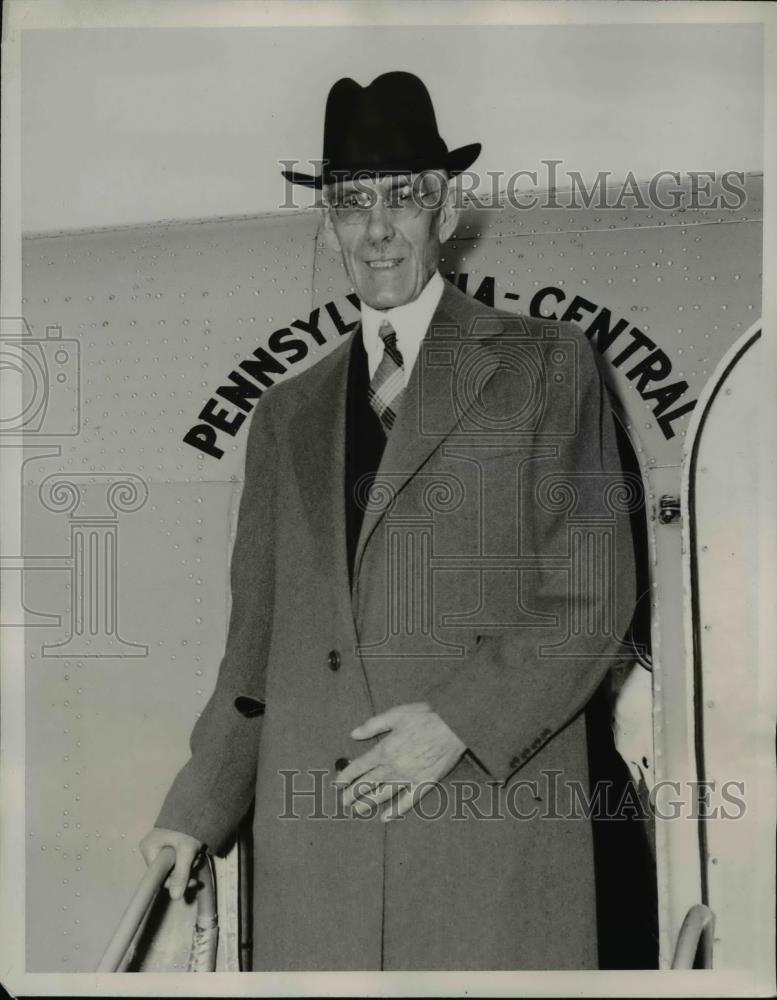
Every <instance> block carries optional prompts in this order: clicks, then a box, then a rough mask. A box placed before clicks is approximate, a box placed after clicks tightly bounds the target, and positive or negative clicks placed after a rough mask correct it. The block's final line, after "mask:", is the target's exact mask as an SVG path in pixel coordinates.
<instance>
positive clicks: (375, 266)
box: [364, 257, 403, 271]
mask: <svg viewBox="0 0 777 1000" xmlns="http://www.w3.org/2000/svg"><path fill="white" fill-rule="evenodd" d="M402 260H403V258H402V257H389V258H388V259H387V260H366V261H365V262H364V263H365V264H366V265H367V267H369V268H371V269H372V270H373V271H390V270H391V269H392V268H394V267H399V265H400V264H401V263H402Z"/></svg>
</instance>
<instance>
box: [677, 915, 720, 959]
mask: <svg viewBox="0 0 777 1000" xmlns="http://www.w3.org/2000/svg"><path fill="white" fill-rule="evenodd" d="M714 933H715V914H714V913H713V912H712V910H711V909H710V908H709V907H708V906H704V905H702V904H701V903H697V904H696V906H692V907H691V908H690V910H688V912H687V913H686V914H685V920H683V925H682V927H681V928H680V933H679V935H678V937H677V946H676V948H675V950H674V958H673V959H672V968H673V969H693V968H696V967H697V966H696V959H697V957H700V961H701V965H700V966H699V968H702V969H711V968H712V946H713V940H714Z"/></svg>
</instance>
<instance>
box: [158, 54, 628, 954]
mask: <svg viewBox="0 0 777 1000" xmlns="http://www.w3.org/2000/svg"><path fill="white" fill-rule="evenodd" d="M479 150H480V146H479V144H475V145H472V146H466V147H463V148H460V149H456V150H453V151H450V150H449V149H448V147H447V145H446V144H445V143H444V141H443V140H442V138H441V137H440V135H439V132H438V130H437V124H436V119H435V115H434V111H433V108H432V104H431V100H430V98H429V95H428V93H427V91H426V88H425V87H424V85H423V84H422V83H421V81H420V80H418V78H417V77H415V76H412V75H410V74H407V73H388V74H384V75H383V76H380V77H378V78H377V79H376V80H374V81H373V82H372V83H371V84H370V85H369V86H367V87H361V86H359V85H358V84H357V83H355V82H354V81H353V80H350V79H345V80H340V81H339V82H338V83H336V84H335V85H334V87H333V88H332V90H331V91H330V95H329V99H328V103H327V112H326V120H325V134H324V156H323V161H322V162H323V166H322V170H321V172H320V174H318V175H316V176H315V177H306V176H304V175H299V174H296V173H293V172H289V173H287V177H288V178H289V179H290V180H292V181H294V182H295V183H302V184H307V185H309V186H314V187H316V188H319V189H320V190H321V192H322V195H323V200H324V209H323V229H324V234H325V236H326V238H327V239H328V241H329V242H330V244H331V245H332V246H333V247H337V248H339V249H340V251H341V252H342V256H343V262H344V265H345V269H346V271H347V273H348V275H349V278H350V280H351V282H352V285H353V288H354V290H355V291H356V293H357V294H358V296H359V298H360V300H361V310H362V316H361V323H360V324H359V326H358V327H357V329H356V330H355V331H354V333H353V334H352V335H350V336H349V337H348V338H347V339H346V340H345V341H344V342H343V343H342V344H340V345H338V347H337V348H336V349H335V350H333V351H332V352H331V353H330V354H329V355H328V356H327V357H325V358H324V359H322V360H321V361H320V362H319V363H317V364H316V365H315V366H313V367H312V368H311V369H309V370H307V371H306V372H304V373H303V374H302V375H300V376H298V377H296V378H294V379H292V380H289V381H287V382H285V383H283V384H281V385H278V386H275V387H273V388H272V389H270V390H269V391H268V392H267V393H266V394H265V395H264V396H263V397H262V399H261V400H260V402H259V404H258V406H257V408H256V410H255V412H254V415H253V418H252V422H251V425H250V430H249V435H248V442H247V453H246V464H245V484H244V487H243V494H242V497H241V502H240V509H239V517H238V526H237V535H236V539H235V543H234V548H233V553H232V562H231V588H232V607H231V612H230V621H229V630H228V637H227V644H226V650H225V653H224V657H223V660H222V662H221V665H220V669H219V675H218V680H217V683H216V687H215V690H214V692H213V695H212V697H211V699H210V701H209V702H208V704H207V706H206V708H205V710H204V712H203V713H202V715H201V717H200V718H199V720H198V721H197V724H196V725H195V727H194V730H193V733H192V737H191V751H192V753H191V759H190V760H189V762H188V763H187V764H186V765H185V766H184V767H183V768H182V770H181V771H180V773H179V774H178V776H177V777H176V779H175V781H174V783H173V785H172V788H171V790H170V792H169V793H168V795H167V798H166V800H165V803H164V806H163V808H162V811H161V814H160V815H159V817H158V819H157V823H156V827H155V829H154V830H153V831H152V832H151V833H150V834H148V835H147V836H146V838H145V839H144V842H143V844H142V848H143V853H144V855H145V857H146V859H147V860H148V861H150V860H151V859H152V858H153V857H154V856H155V854H156V853H157V851H158V850H159V848H160V847H161V846H162V845H163V844H172V845H173V846H174V847H175V848H176V852H177V864H176V868H175V870H174V872H173V875H172V876H171V880H170V889H171V894H172V895H173V896H180V894H181V892H182V891H183V889H184V887H185V885H186V883H187V880H188V877H189V869H190V865H191V862H192V860H193V858H194V857H195V855H196V853H197V852H198V851H199V850H200V849H201V848H202V846H203V845H205V846H206V847H207V848H208V849H210V850H211V851H214V852H220V851H223V850H224V849H225V848H226V847H228V846H229V843H230V840H231V838H232V837H233V836H234V833H235V830H236V828H237V826H238V824H239V822H240V820H241V818H242V817H243V816H244V815H245V813H246V811H247V810H248V808H249V806H250V804H251V801H252V799H255V811H254V829H253V835H254V841H253V842H254V859H253V869H254V889H253V964H252V967H253V969H255V970H326V969H330V970H378V969H384V970H409V969H416V970H421V969H448V970H454V969H570V968H571V969H585V968H596V967H597V939H596V899H595V885H594V870H593V853H592V836H591V823H590V821H589V817H588V815H587V813H586V809H585V797H586V795H587V794H588V792H589V789H588V764H587V744H586V728H585V719H584V715H583V710H584V708H585V706H586V704H587V702H588V701H589V699H590V698H591V696H592V695H593V693H594V692H595V691H596V689H597V688H598V686H599V685H600V683H601V682H602V679H603V678H604V677H605V675H606V673H607V671H608V670H609V669H610V668H611V667H612V666H614V665H615V664H617V663H619V662H621V661H622V660H623V659H624V658H625V657H626V655H627V654H626V652H625V650H624V647H623V645H622V643H621V641H620V638H619V637H620V636H622V635H623V634H624V633H625V630H626V628H627V627H628V625H629V622H630V619H631V615H632V612H633V608H634V599H635V594H634V565H633V551H632V539H631V533H630V528H629V517H628V506H629V503H628V492H629V490H628V486H627V485H624V482H623V479H622V474H621V468H620V464H619V458H618V452H617V449H616V445H615V437H614V427H613V417H612V413H611V411H610V408H609V405H608V403H607V398H606V394H605V393H604V391H603V387H602V380H601V377H600V373H599V371H598V369H597V361H596V358H595V355H594V352H593V351H592V349H591V347H590V345H589V344H588V342H587V340H586V338H585V337H584V335H583V334H582V333H581V332H580V331H579V330H578V329H577V328H576V327H574V326H573V325H571V324H568V323H560V322H555V321H554V322H551V321H540V320H536V319H529V318H527V317H523V316H517V315H514V314H512V313H507V312H501V311H497V310H493V309H490V308H488V307H486V306H484V305H482V304H481V303H479V302H476V301H474V300H472V299H470V298H468V297H467V296H465V295H464V294H463V293H461V292H460V291H458V290H457V289H456V288H455V287H453V286H452V285H451V284H449V283H448V282H446V281H444V280H443V278H442V277H441V276H440V274H439V271H438V263H439V259H440V248H441V245H442V244H443V243H444V242H445V241H446V240H447V239H448V238H449V237H450V236H451V234H452V232H453V230H454V227H455V225H456V221H457V205H456V194H457V192H456V182H455V178H456V176H457V175H458V174H460V173H461V171H463V170H464V169H466V168H467V167H468V166H469V165H470V164H471V163H472V162H473V161H474V159H475V157H476V156H477V155H478V153H479Z"/></svg>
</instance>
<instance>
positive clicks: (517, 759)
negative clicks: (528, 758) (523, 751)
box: [510, 757, 521, 767]
mask: <svg viewBox="0 0 777 1000" xmlns="http://www.w3.org/2000/svg"><path fill="white" fill-rule="evenodd" d="M520 763H521V758H520V757H513V759H512V760H511V761H510V767H518V765H519V764H520Z"/></svg>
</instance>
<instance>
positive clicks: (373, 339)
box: [361, 271, 445, 386]
mask: <svg viewBox="0 0 777 1000" xmlns="http://www.w3.org/2000/svg"><path fill="white" fill-rule="evenodd" d="M444 289H445V285H444V284H443V277H442V275H441V274H440V272H439V271H435V272H434V274H433V275H432V276H431V278H430V279H429V280H428V281H427V283H426V285H424V289H423V291H422V292H421V294H420V295H419V296H418V298H417V299H413V301H412V302H406V303H405V305H403V306H394V308H393V309H373V308H372V306H368V305H367V304H366V302H362V304H361V314H362V337H363V340H364V349H365V350H366V352H367V365H368V367H369V371H370V379H372V377H373V375H374V374H375V372H376V371H377V369H378V365H379V364H380V362H381V359H382V358H383V341H382V340H381V339H380V336H379V335H378V330H379V329H380V325H381V323H383V322H384V320H388V321H389V323H391V325H392V327H393V328H394V330H395V331H396V335H397V346H398V347H399V350H400V351H401V353H402V360H403V361H404V365H403V371H402V374H403V378H404V382H405V386H407V383H408V380H409V379H410V375H411V373H412V371H413V365H415V362H416V358H417V357H418V352H419V350H420V349H421V341H422V340H423V339H424V336H425V335H426V331H427V329H428V328H429V324H430V323H431V321H432V316H433V315H434V311H435V309H436V308H437V305H438V303H439V301H440V299H441V298H442V293H443V290H444Z"/></svg>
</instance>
